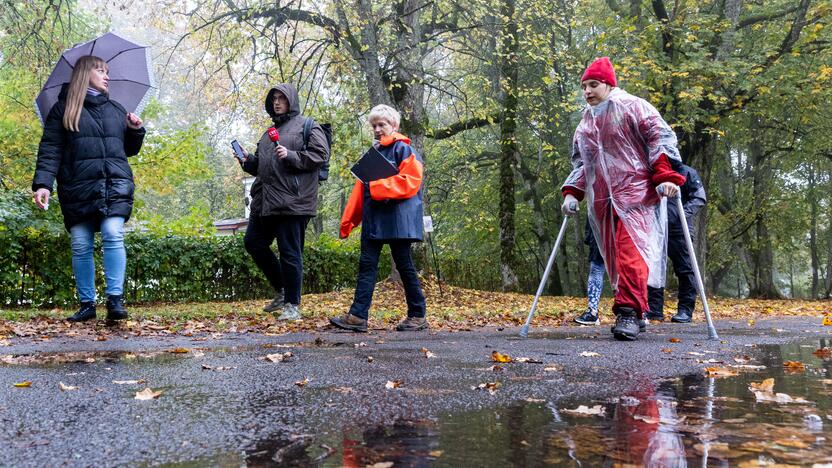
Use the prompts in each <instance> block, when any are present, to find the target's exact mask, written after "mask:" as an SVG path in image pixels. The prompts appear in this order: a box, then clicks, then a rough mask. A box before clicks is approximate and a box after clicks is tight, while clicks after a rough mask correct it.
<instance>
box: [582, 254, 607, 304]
mask: <svg viewBox="0 0 832 468" xmlns="http://www.w3.org/2000/svg"><path fill="white" fill-rule="evenodd" d="M603 290H604V264H603V263H594V262H589V278H587V281H586V298H587V302H588V304H587V307H588V308H589V310H590V311H592V313H594V314H596V315H597V314H598V301H600V300H601V291H603Z"/></svg>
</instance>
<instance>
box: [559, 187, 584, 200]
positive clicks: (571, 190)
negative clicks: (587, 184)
mask: <svg viewBox="0 0 832 468" xmlns="http://www.w3.org/2000/svg"><path fill="white" fill-rule="evenodd" d="M560 193H561V194H562V195H563V197H564V198H566V196H567V195H572V196H573V197H575V198H577V199H578V201H581V200H583V199H584V191H583V190H581V189H579V188H577V187H574V186H571V185H567V186H565V187H563V188H562V189H561V190H560Z"/></svg>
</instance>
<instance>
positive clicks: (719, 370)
mask: <svg viewBox="0 0 832 468" xmlns="http://www.w3.org/2000/svg"><path fill="white" fill-rule="evenodd" d="M735 375H738V372H737V371H735V370H733V369H730V368H728V367H706V368H705V376H706V377H733V376H735Z"/></svg>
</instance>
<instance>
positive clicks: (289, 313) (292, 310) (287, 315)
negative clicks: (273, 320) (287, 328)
mask: <svg viewBox="0 0 832 468" xmlns="http://www.w3.org/2000/svg"><path fill="white" fill-rule="evenodd" d="M277 319H278V320H300V319H301V317H300V309H298V306H296V305H294V304H292V303H289V302H287V303H286V304H285V305H284V306H283V313H282V314H280V316H279V317H277Z"/></svg>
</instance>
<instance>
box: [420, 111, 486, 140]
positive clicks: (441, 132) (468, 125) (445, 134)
mask: <svg viewBox="0 0 832 468" xmlns="http://www.w3.org/2000/svg"><path fill="white" fill-rule="evenodd" d="M501 120H502V115H501V113H500V112H497V113H494V114H491V115H489V116H487V117H472V118H470V119H468V120H463V121H459V122H456V123H454V124H452V125H449V126H447V127H445V128H440V129H430V130H428V131H427V132H426V133H425V136H426V137H428V138H432V139H434V140H444V139H446V138H450V137H452V136H454V135H456V134H457V133H460V132H464V131H465V130H472V129H474V128H480V127H486V126H488V125H493V124H495V123H499V122H500V121H501Z"/></svg>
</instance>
